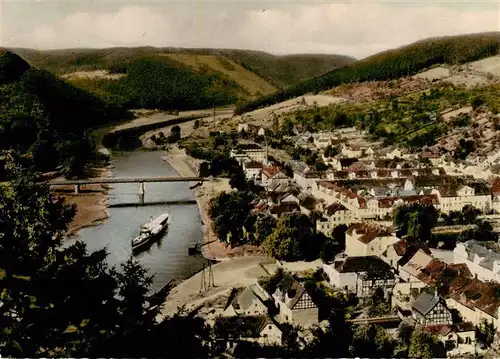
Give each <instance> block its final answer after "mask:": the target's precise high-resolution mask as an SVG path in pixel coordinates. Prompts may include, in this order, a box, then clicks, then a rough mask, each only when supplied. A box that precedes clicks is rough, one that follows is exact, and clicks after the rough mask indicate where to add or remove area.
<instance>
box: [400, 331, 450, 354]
mask: <svg viewBox="0 0 500 359" xmlns="http://www.w3.org/2000/svg"><path fill="white" fill-rule="evenodd" d="M444 357H446V351H445V350H444V346H443V344H442V343H441V342H440V341H439V340H438V339H437V338H436V337H435V336H433V335H431V334H430V333H428V332H426V331H424V330H423V329H421V328H418V329H415V330H414V331H413V333H412V335H411V339H410V345H409V348H408V358H422V359H432V358H444Z"/></svg>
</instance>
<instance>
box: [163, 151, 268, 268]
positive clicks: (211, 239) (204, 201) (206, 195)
mask: <svg viewBox="0 0 500 359" xmlns="http://www.w3.org/2000/svg"><path fill="white" fill-rule="evenodd" d="M163 159H164V160H165V161H166V162H167V163H168V164H169V165H170V166H172V167H173V168H174V170H175V171H176V172H177V173H178V174H179V176H182V177H194V176H197V175H198V173H197V172H198V171H197V170H196V169H197V167H198V164H199V162H200V161H199V160H197V159H195V158H193V157H191V156H189V155H187V154H186V152H185V151H184V150H183V149H180V148H179V147H177V146H176V145H174V146H172V147H171V148H170V149H169V150H168V151H167V153H166V154H165V156H164V157H163ZM230 191H232V189H231V186H230V185H229V179H220V180H214V181H210V182H204V183H203V184H202V185H200V186H199V187H197V188H196V189H195V195H196V202H197V203H198V208H199V210H200V217H201V220H202V222H203V243H206V244H205V245H204V246H202V247H201V251H202V254H203V256H204V257H205V258H207V259H211V260H216V261H222V260H227V259H229V258H231V257H237V256H244V255H253V254H257V253H259V249H258V247H256V246H250V245H244V246H238V247H236V248H231V247H230V246H226V245H225V244H224V243H222V242H221V241H220V240H219V238H217V235H216V234H215V232H214V231H213V229H212V221H211V219H210V216H209V215H208V211H209V206H210V200H211V199H212V198H213V197H215V196H217V195H218V194H220V193H222V192H230Z"/></svg>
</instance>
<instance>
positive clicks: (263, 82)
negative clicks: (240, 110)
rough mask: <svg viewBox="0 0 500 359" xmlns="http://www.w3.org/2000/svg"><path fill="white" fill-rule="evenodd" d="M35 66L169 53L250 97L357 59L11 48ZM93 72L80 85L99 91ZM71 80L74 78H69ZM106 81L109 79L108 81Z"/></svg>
mask: <svg viewBox="0 0 500 359" xmlns="http://www.w3.org/2000/svg"><path fill="white" fill-rule="evenodd" d="M13 51H14V52H16V53H17V54H19V55H20V56H22V57H23V58H24V59H26V60H27V61H28V62H29V63H31V64H32V65H34V66H36V67H39V68H43V69H45V70H48V71H50V72H53V73H56V74H58V75H64V74H68V73H72V72H79V75H77V76H79V77H80V79H81V77H82V76H80V75H81V74H82V71H94V70H100V71H101V75H100V76H98V78H100V79H102V76H105V75H107V74H108V73H107V72H106V73H102V70H106V71H108V72H109V71H111V72H115V71H116V70H118V71H124V70H125V69H126V68H127V66H129V65H130V64H132V63H134V62H136V61H138V60H140V59H144V58H147V59H156V60H158V57H160V56H166V57H169V58H170V59H171V60H174V61H175V62H177V65H178V66H180V65H187V66H188V67H189V68H191V69H192V70H195V73H196V74H200V70H201V71H202V74H203V71H204V72H205V73H206V72H207V71H208V72H210V73H211V74H212V75H216V76H219V77H221V78H224V79H225V80H226V81H229V82H232V83H234V84H236V85H237V87H238V90H236V91H235V93H234V95H235V96H236V97H238V98H240V99H251V98H254V97H258V96H260V95H268V94H271V93H273V92H274V91H275V90H276V88H287V87H289V86H292V85H296V84H298V83H300V82H302V81H305V80H307V79H310V78H312V77H314V76H318V75H321V74H324V73H326V72H328V71H330V70H332V69H335V68H338V67H341V66H345V65H347V64H351V63H353V62H354V61H355V60H354V59H353V58H350V57H347V56H341V55H288V56H275V55H271V54H268V53H265V52H260V51H247V50H226V49H222V50H218V49H179V48H153V47H137V48H110V49H99V50H92V49H68V50H53V51H35V50H29V49H13ZM95 75H96V74H95V73H90V77H92V81H86V83H85V84H83V83H81V81H80V82H79V83H77V85H79V86H83V87H86V88H88V89H90V90H93V91H94V90H98V89H100V86H99V85H98V84H96V81H97V79H96V78H95V77H96V76H95ZM70 80H71V81H72V78H70ZM105 80H109V78H108V79H105Z"/></svg>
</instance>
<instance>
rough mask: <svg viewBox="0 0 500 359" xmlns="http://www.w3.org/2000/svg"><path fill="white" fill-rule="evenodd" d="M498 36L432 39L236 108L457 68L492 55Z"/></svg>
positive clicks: (499, 44) (242, 109)
mask: <svg viewBox="0 0 500 359" xmlns="http://www.w3.org/2000/svg"><path fill="white" fill-rule="evenodd" d="M499 48H500V33H484V34H472V35H461V36H450V37H442V38H431V39H427V40H422V41H418V42H416V43H413V44H410V45H407V46H403V47H400V48H397V49H394V50H389V51H384V52H382V53H379V54H376V55H373V56H370V57H368V58H366V59H363V60H361V61H358V62H356V63H354V64H352V65H350V66H346V67H343V68H340V69H336V70H333V71H331V72H328V73H326V74H324V75H322V76H318V77H315V78H313V79H311V80H308V81H305V82H303V83H301V84H298V85H296V86H293V87H291V88H288V89H286V90H284V91H280V92H277V93H274V94H271V95H268V96H266V97H262V98H260V99H257V100H254V101H251V102H248V103H246V104H243V105H241V106H239V107H238V109H237V112H238V113H243V112H247V111H251V110H254V109H256V108H260V107H263V106H267V105H270V104H274V103H277V102H281V101H284V100H287V99H290V98H292V97H296V96H301V95H303V94H305V93H308V92H319V91H324V90H329V89H331V88H332V87H335V86H338V85H341V84H343V83H351V82H362V81H374V80H390V79H396V78H399V77H402V76H408V75H413V74H415V73H417V72H418V71H420V70H422V69H425V68H429V67H431V66H433V65H435V64H460V63H464V62H469V61H474V60H479V59H482V58H485V57H488V56H492V55H495V54H497V53H498V52H499Z"/></svg>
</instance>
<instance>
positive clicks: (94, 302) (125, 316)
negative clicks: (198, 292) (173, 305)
mask: <svg viewBox="0 0 500 359" xmlns="http://www.w3.org/2000/svg"><path fill="white" fill-rule="evenodd" d="M19 163H20V162H19V161H18V159H17V158H15V157H14V159H13V160H10V159H9V162H8V163H7V170H8V172H9V178H10V179H11V181H9V182H8V183H7V184H5V185H3V186H1V187H0V233H1V235H0V292H1V297H0V303H1V306H0V332H1V335H0V348H1V350H2V355H4V356H9V357H40V356H46V357H55V356H64V357H97V356H98V357H168V356H180V357H186V356H187V357H209V356H210V354H209V353H210V350H209V348H208V346H206V343H208V339H209V336H208V335H209V331H208V329H207V327H206V325H205V323H204V322H203V321H201V320H200V319H197V318H196V317H194V316H192V315H191V316H190V315H186V314H185V313H179V314H178V315H177V316H174V317H172V318H170V319H167V320H164V321H162V322H161V323H157V321H156V316H157V315H158V313H159V310H160V308H161V307H156V308H150V307H148V302H147V299H148V297H147V294H148V291H149V286H150V284H151V280H152V277H151V276H150V275H149V274H148V273H147V272H146V270H145V269H144V268H142V267H141V266H140V265H139V264H138V262H136V261H135V260H133V259H129V260H128V261H127V262H126V263H124V264H122V265H121V266H120V268H110V267H108V264H107V262H106V257H107V253H106V251H105V250H104V249H102V250H99V251H96V252H93V253H89V252H88V251H87V250H86V248H85V245H84V244H83V243H82V242H76V243H75V244H73V245H70V246H65V247H62V246H61V245H60V243H59V240H58V238H60V237H61V236H62V235H63V234H64V232H65V230H66V228H67V225H68V223H69V222H70V221H71V220H72V218H73V216H74V214H75V208H74V207H72V206H69V205H67V204H65V203H64V201H62V200H58V199H55V198H52V196H51V194H50V191H49V188H48V186H47V185H45V184H38V183H37V181H38V177H37V176H36V175H35V172H34V171H32V169H31V168H24V167H22V166H20V165H19ZM181 350H182V352H181Z"/></svg>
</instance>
